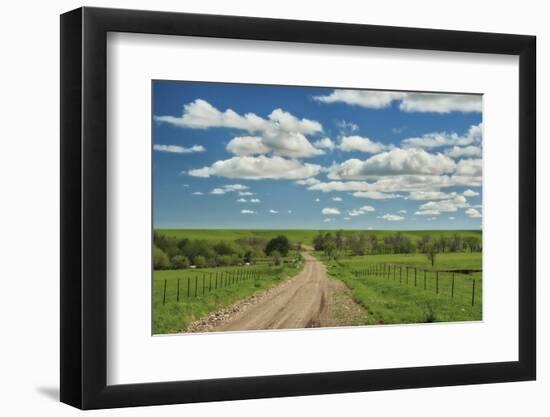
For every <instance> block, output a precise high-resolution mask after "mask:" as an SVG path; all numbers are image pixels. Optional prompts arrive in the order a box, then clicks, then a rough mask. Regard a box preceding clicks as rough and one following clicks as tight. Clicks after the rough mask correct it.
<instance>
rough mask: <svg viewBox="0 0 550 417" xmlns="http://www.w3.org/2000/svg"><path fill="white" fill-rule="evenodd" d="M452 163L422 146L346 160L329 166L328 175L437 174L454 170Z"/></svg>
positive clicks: (338, 176)
mask: <svg viewBox="0 0 550 417" xmlns="http://www.w3.org/2000/svg"><path fill="white" fill-rule="evenodd" d="M455 166H456V164H455V162H454V161H453V160H452V159H451V158H449V157H448V156H446V155H443V154H441V153H438V154H431V153H428V152H426V151H424V150H422V149H399V148H396V149H392V150H391V151H388V152H382V153H379V154H377V155H374V156H372V157H370V158H369V159H367V160H365V161H362V160H359V159H348V160H347V161H344V162H342V163H341V164H335V165H332V166H331V167H330V168H329V174H328V178H330V179H334V180H338V179H347V180H350V179H366V178H369V177H376V176H388V175H441V174H445V173H450V172H453V171H454V170H455Z"/></svg>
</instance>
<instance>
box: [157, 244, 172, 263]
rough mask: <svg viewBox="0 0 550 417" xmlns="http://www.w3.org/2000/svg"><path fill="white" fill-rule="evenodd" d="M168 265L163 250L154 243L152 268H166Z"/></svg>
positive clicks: (166, 256)
mask: <svg viewBox="0 0 550 417" xmlns="http://www.w3.org/2000/svg"><path fill="white" fill-rule="evenodd" d="M169 267H170V260H169V259H168V255H166V253H164V251H163V250H162V249H160V248H158V247H157V246H156V245H154V246H153V269H167V268H169Z"/></svg>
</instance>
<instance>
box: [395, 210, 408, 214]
mask: <svg viewBox="0 0 550 417" xmlns="http://www.w3.org/2000/svg"><path fill="white" fill-rule="evenodd" d="M397 213H399V214H407V210H399V211H398V212H397Z"/></svg>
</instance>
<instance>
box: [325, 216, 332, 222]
mask: <svg viewBox="0 0 550 417" xmlns="http://www.w3.org/2000/svg"><path fill="white" fill-rule="evenodd" d="M323 221H324V222H325V223H330V222H331V221H332V219H331V218H330V217H327V218H326V219H324V220H323Z"/></svg>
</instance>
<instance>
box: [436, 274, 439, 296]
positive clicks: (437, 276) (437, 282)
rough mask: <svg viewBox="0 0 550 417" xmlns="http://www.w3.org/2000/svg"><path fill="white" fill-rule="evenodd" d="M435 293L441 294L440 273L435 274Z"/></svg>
mask: <svg viewBox="0 0 550 417" xmlns="http://www.w3.org/2000/svg"><path fill="white" fill-rule="evenodd" d="M435 293H436V294H439V271H436V272H435Z"/></svg>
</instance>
